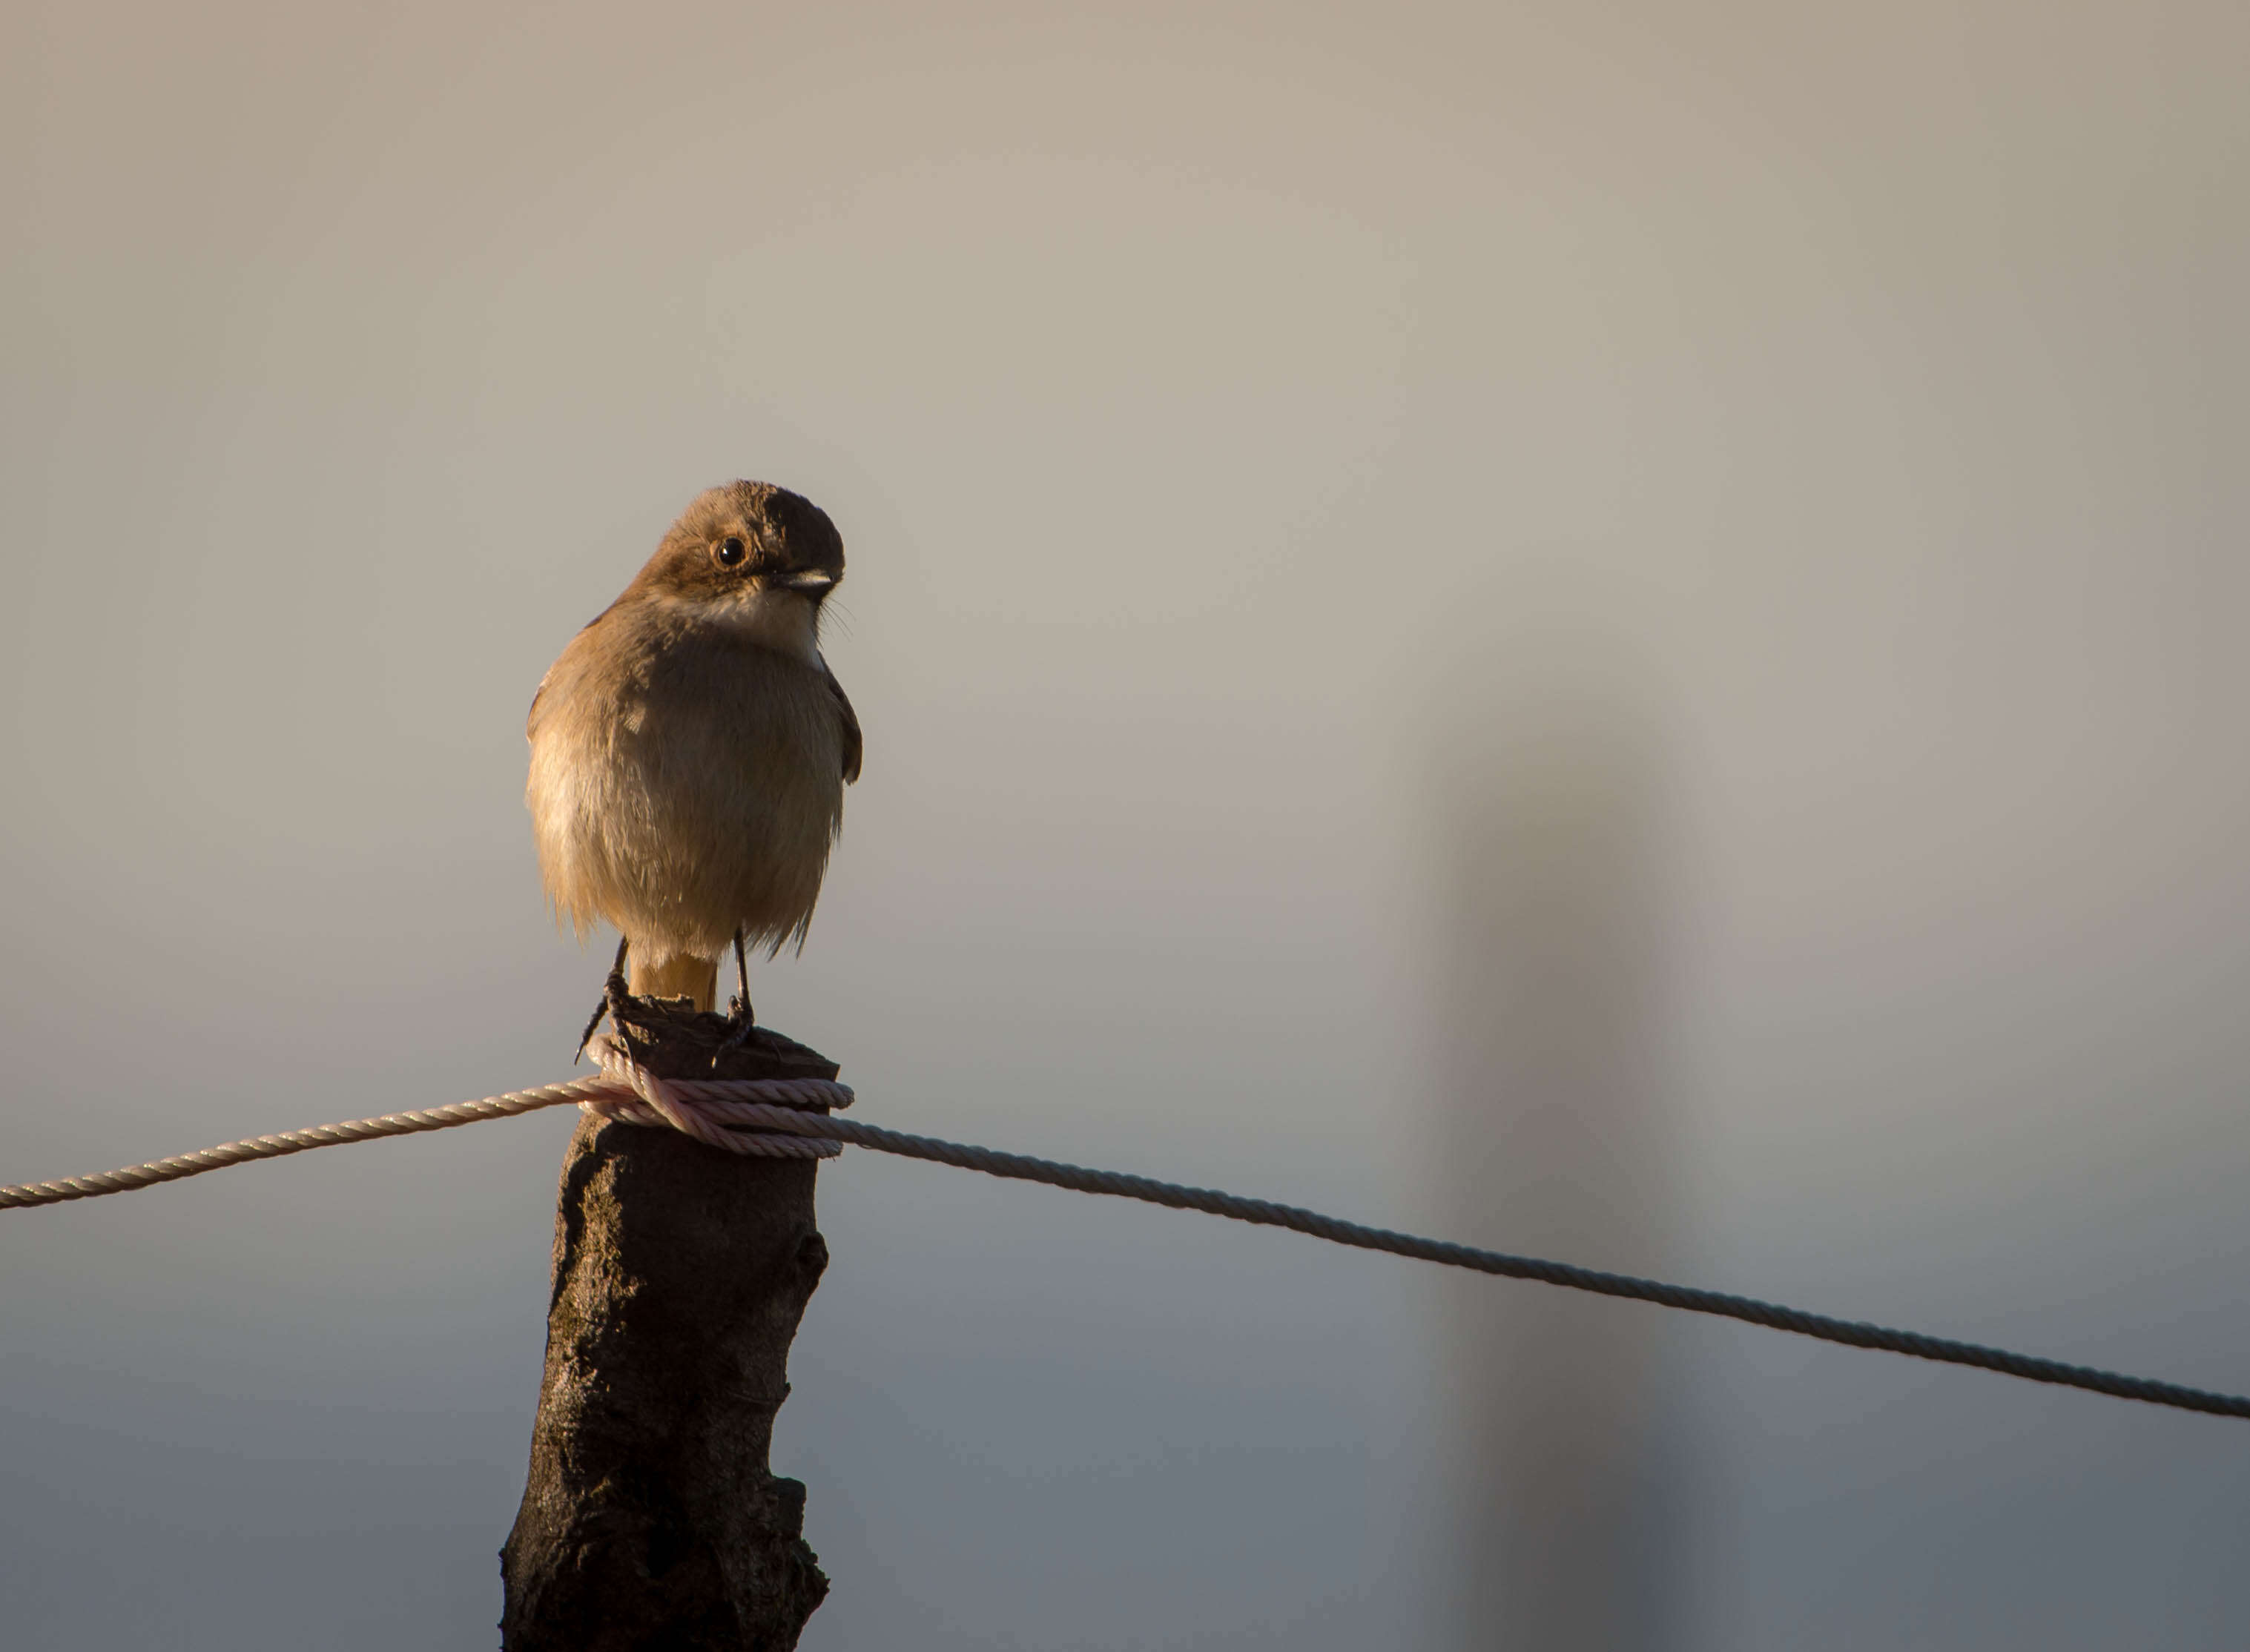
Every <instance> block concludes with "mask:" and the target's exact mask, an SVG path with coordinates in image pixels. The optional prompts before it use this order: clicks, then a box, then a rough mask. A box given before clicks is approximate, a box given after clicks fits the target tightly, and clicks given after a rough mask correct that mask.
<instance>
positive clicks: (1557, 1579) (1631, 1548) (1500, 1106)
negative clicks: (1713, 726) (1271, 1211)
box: [1433, 603, 1686, 1652]
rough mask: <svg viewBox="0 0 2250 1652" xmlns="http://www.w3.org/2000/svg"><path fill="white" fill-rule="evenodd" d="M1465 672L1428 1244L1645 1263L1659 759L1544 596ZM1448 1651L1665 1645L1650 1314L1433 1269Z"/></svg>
mask: <svg viewBox="0 0 2250 1652" xmlns="http://www.w3.org/2000/svg"><path fill="white" fill-rule="evenodd" d="M1510 606H1511V607H1512V608H1513V609H1514V611H1515V614H1516V616H1517V617H1516V618H1515V619H1514V620H1513V621H1512V622H1511V623H1509V624H1508V626H1507V627H1506V634H1505V635H1504V636H1502V637H1498V638H1494V637H1489V636H1487V637H1485V638H1483V639H1480V642H1481V645H1480V650H1479V654H1480V659H1479V663H1478V664H1476V665H1474V667H1472V668H1470V669H1469V670H1467V671H1461V672H1457V673H1455V678H1454V681H1453V684H1452V685H1451V687H1452V690H1453V692H1449V693H1448V694H1447V695H1446V705H1447V706H1448V707H1449V708H1450V709H1451V710H1452V711H1453V716H1452V717H1451V718H1450V719H1446V723H1447V724H1448V725H1449V730H1448V733H1449V743H1448V747H1447V749H1446V752H1445V753H1444V754H1443V761H1444V762H1445V764H1446V773H1445V774H1444V776H1443V779H1442V781H1441V782H1440V784H1439V788H1438V799H1437V809H1436V810H1435V815H1436V818H1437V823H1438V829H1439V834H1440V843H1439V857H1438V859H1437V864H1438V865H1439V868H1440V871H1439V877H1440V878H1441V879H1442V880H1443V882H1442V886H1441V888H1440V891H1439V893H1440V897H1441V899H1442V903H1443V904H1442V907H1441V910H1440V912H1439V919H1438V929H1437V933H1436V935H1435V941H1436V945H1435V947H1434V953H1435V959H1436V967H1437V968H1438V970H1439V981H1438V984H1437V988H1436V992H1435V1002H1436V1004H1437V1007H1438V1045H1439V1048H1438V1050H1437V1052H1436V1053H1437V1063H1438V1068H1437V1070H1438V1073H1439V1080H1440V1085H1441V1112H1442V1117H1441V1121H1440V1122H1439V1125H1438V1127H1437V1132H1436V1145H1437V1146H1438V1148H1439V1153H1438V1162H1437V1164H1436V1166H1435V1167H1434V1172H1433V1174H1434V1185H1435V1188H1436V1191H1437V1194H1438V1202H1439V1207H1440V1210H1441V1214H1442V1219H1443V1221H1444V1223H1445V1226H1444V1229H1443V1231H1445V1232H1446V1233H1447V1234H1448V1235H1451V1236H1458V1237H1460V1238H1461V1239H1463V1240H1466V1241H1467V1242H1472V1243H1478V1244H1483V1245H1487V1246H1490V1247H1493V1248H1494V1249H1505V1250H1512V1251H1516V1252H1529V1253H1531V1254H1535V1255H1540V1256H1558V1257H1562V1258H1565V1259H1568V1260H1570V1261H1575V1262H1582V1263H1590V1264H1592V1265H1596V1266H1605V1267H1612V1268H1616V1269H1618V1270H1629V1271H1633V1272H1641V1273H1652V1272H1653V1273H1661V1272H1662V1271H1663V1262H1662V1258H1663V1255H1664V1249H1665V1242H1666V1237H1667V1232H1668V1230H1669V1229H1670V1227H1671V1212H1672V1208H1673V1205H1674V1188H1673V1186H1672V1179H1671V1166H1672V1160H1673V1153H1672V1148H1671V1141H1670V1132H1669V1130H1668V1129H1667V1124H1666V1120H1665V1119H1664V1116H1663V1112H1664V1109H1663V1101H1662V1095H1663V1087H1662V1084H1661V1065H1660V1061H1661V1057H1660V1042H1661V1037H1662V1022H1663V1014H1664V1006H1663V1002H1662V1000H1663V974H1664V951H1665V947H1664V945H1663V935H1662V931H1663V929H1664V919H1665V909H1666V892H1665V885H1666V882H1667V879H1666V878H1665V876H1664V872H1663V865H1664V860H1665V855H1664V853H1663V850H1664V849H1665V846H1666V843H1667V837H1668V833H1667V823H1666V818H1665V809H1664V801H1663V788H1664V775H1663V767H1664V765H1663V764H1662V762H1661V761H1660V757H1659V740H1658V736H1657V733H1656V731H1655V729H1654V727H1653V724H1654V721H1655V719H1654V718H1653V716H1652V715H1651V712H1650V704H1649V702H1650V697H1649V696H1648V695H1647V693H1646V692H1645V691H1644V690H1643V689H1642V688H1641V687H1640V686H1639V673H1638V672H1637V671H1634V670H1632V664H1633V659H1632V655H1631V653H1630V652H1629V651H1620V650H1618V648H1617V647H1616V646H1615V645H1614V644H1613V643H1612V639H1611V637H1609V636H1608V635H1607V634H1606V633H1605V630H1604V628H1602V627H1600V626H1598V625H1595V624H1592V623H1587V622H1585V621H1583V620H1581V619H1578V618H1577V617H1573V616H1569V615H1567V614H1566V615H1564V616H1558V615H1557V614H1556V612H1554V611H1553V610H1552V609H1548V608H1546V607H1545V606H1544V605H1542V606H1541V607H1540V608H1539V609H1538V611H1536V612H1534V613H1529V614H1526V613H1524V612H1523V610H1522V608H1521V606H1520V605H1519V604H1515V603H1511V605H1510ZM1441 1301H1442V1304H1443V1307H1444V1311H1445V1313H1446V1325H1445V1327H1444V1332H1443V1336H1444V1342H1443V1344H1442V1347H1443V1355H1444V1358H1443V1366H1444V1370H1443V1376H1442V1380H1443V1382H1444V1384H1445V1386H1446V1389H1447V1390H1448V1392H1449V1395H1450V1398H1451V1400H1452V1401H1453V1414H1454V1415H1453V1418H1452V1420H1451V1421H1452V1428H1453V1440H1454V1442H1456V1443H1455V1445H1454V1447H1453V1457H1452V1461H1451V1463H1450V1464H1449V1467H1450V1470H1451V1472H1450V1482H1451V1483H1450V1485H1449V1488H1448V1489H1449V1490H1450V1493H1451V1496H1452V1498H1453V1533H1454V1540H1455V1550H1454V1575H1455V1579H1456V1587H1455V1589H1454V1598H1453V1602H1452V1605H1453V1623H1454V1628H1453V1639H1454V1642H1455V1643H1456V1644H1458V1645H1460V1646H1462V1647H1464V1648H1470V1647H1474V1648H1508V1649H1519V1648H1521V1649H1532V1648H1536V1649H1540V1652H1556V1649H1563V1652H1571V1649H1580V1648H1585V1649H1619V1648H1628V1649H1629V1648H1653V1647H1661V1646H1677V1645H1681V1644H1683V1643H1684V1641H1685V1638H1686V1637H1685V1636H1684V1635H1683V1634H1682V1633H1681V1631H1680V1628H1679V1626H1678V1622H1677V1620H1678V1617H1679V1611H1678V1607H1679V1602H1678V1600H1677V1599H1676V1596H1677V1594H1678V1593H1679V1592H1678V1591H1677V1590H1675V1589H1674V1588H1673V1587H1671V1585H1670V1583H1669V1581H1668V1580H1669V1579H1670V1577H1671V1575H1672V1573H1673V1566H1672V1552H1673V1551H1674V1548H1675V1547H1676V1542H1675V1540H1674V1538H1673V1537H1672V1536H1671V1535H1670V1528H1671V1527H1672V1525H1674V1523H1672V1522H1670V1521H1668V1520H1667V1518H1665V1514H1664V1509H1663V1505H1664V1504H1665V1502H1666V1501H1667V1484H1666V1483H1667V1478H1668V1476H1667V1474H1666V1473H1665V1470H1664V1469H1663V1466H1662V1463H1663V1457H1664V1455H1665V1453H1664V1447H1665V1443H1666V1440H1667V1429H1666V1428H1665V1426H1664V1421H1663V1419H1662V1418H1661V1417H1660V1415H1658V1410H1659V1408H1658V1405H1657V1386H1658V1385H1657V1380H1656V1378H1657V1374H1658V1373H1657V1372H1656V1370H1655V1366H1656V1362H1657V1357H1658V1346H1657V1339H1658V1337H1659V1335H1660V1332H1659V1330H1658V1327H1657V1324H1656V1319H1655V1316H1654V1315H1653V1314H1651V1313H1649V1312H1647V1311H1645V1310H1641V1309H1639V1308H1635V1307H1631V1306H1626V1305H1624V1304H1614V1303H1608V1302H1602V1301H1598V1300H1594V1299H1591V1298H1583V1297H1577V1296H1574V1295H1571V1294H1570V1293H1566V1292H1563V1291H1555V1290H1550V1289H1548V1288H1546V1287H1543V1286H1539V1285H1533V1284H1503V1283H1496V1282H1494V1281H1493V1280H1490V1279H1483V1278H1475V1277H1454V1278H1449V1279H1448V1280H1447V1281H1446V1285H1445V1287H1444V1293H1443V1296H1442V1298H1441Z"/></svg>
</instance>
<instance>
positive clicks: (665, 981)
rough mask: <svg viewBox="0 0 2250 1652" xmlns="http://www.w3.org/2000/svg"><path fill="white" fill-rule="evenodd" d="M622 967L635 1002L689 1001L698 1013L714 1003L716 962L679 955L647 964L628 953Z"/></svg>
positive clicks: (717, 978) (635, 955)
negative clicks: (648, 999)
mask: <svg viewBox="0 0 2250 1652" xmlns="http://www.w3.org/2000/svg"><path fill="white" fill-rule="evenodd" d="M626 964H627V967H628V969H629V971H630V973H631V974H632V994H633V996H634V997H636V998H680V997H687V998H693V999H694V1001H695V1008H698V1009H708V1008H711V1007H712V1006H713V1005H714V1003H715V1002H717V1001H718V996H719V960H717V959H715V958H697V957H694V956H693V955H692V954H690V953H680V954H679V955H678V956H676V957H672V958H666V959H661V960H659V961H657V962H655V963H653V964H650V963H644V962H643V961H642V960H641V959H640V956H639V954H638V953H632V954H630V955H628V957H627V959H626Z"/></svg>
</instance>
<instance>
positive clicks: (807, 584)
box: [782, 574, 836, 596]
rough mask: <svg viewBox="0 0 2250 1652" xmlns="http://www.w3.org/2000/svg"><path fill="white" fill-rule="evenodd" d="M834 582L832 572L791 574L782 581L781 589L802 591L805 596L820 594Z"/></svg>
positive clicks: (834, 577) (834, 578)
mask: <svg viewBox="0 0 2250 1652" xmlns="http://www.w3.org/2000/svg"><path fill="white" fill-rule="evenodd" d="M835 583H836V576H835V575H833V574H792V575H790V576H789V577H788V578H787V579H785V580H783V582H782V585H783V589H788V590H792V591H803V592H804V594H805V595H807V596H820V595H825V594H826V592H827V590H828V588H829V587H830V586H832V585H833V584H835Z"/></svg>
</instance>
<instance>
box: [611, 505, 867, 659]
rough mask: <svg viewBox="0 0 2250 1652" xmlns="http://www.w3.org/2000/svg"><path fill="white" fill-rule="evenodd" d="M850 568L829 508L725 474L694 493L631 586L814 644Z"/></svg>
mask: <svg viewBox="0 0 2250 1652" xmlns="http://www.w3.org/2000/svg"><path fill="white" fill-rule="evenodd" d="M843 577H844V540H843V537H842V536H841V535H840V534H839V533H837V531H836V524H835V523H833V522H832V521H830V520H828V513H827V512H825V511H824V510H822V509H821V508H820V507H819V506H818V505H815V504H814V503H813V502H812V501H811V499H806V498H805V497H804V495H802V494H799V493H792V492H790V491H789V490H788V489H787V488H785V487H776V486H775V485H773V484H772V483H770V482H728V483H726V484H724V485H721V486H719V487H714V488H710V489H708V490H707V491H706V492H702V493H700V494H698V495H697V496H696V498H695V501H694V503H693V504H691V505H690V506H688V507H687V510H686V511H684V512H682V513H680V520H678V521H676V522H674V523H673V525H672V529H671V531H670V532H669V533H666V535H665V536H664V542H663V543H662V544H660V545H659V546H658V547H656V554H655V555H653V556H652V557H650V558H649V559H648V564H647V566H646V567H645V568H642V569H641V571H640V574H639V576H638V578H636V579H635V580H634V581H633V583H632V589H631V590H629V591H628V592H627V593H626V595H628V596H632V595H641V596H645V597H651V598H654V599H656V600H658V601H659V602H664V603H666V605H667V606H669V605H673V604H677V605H680V606H684V607H686V608H687V609H690V610H692V611H694V613H695V614H696V616H698V617H699V618H702V619H705V620H707V621H709V622H711V623H716V624H721V625H725V626H728V628H730V629H738V630H745V631H748V632H749V633H750V634H751V635H752V636H753V637H756V638H757V640H760V641H763V642H765V643H767V644H769V645H770V646H774V647H778V648H783V649H785V650H797V649H799V648H809V647H811V645H812V643H813V640H814V638H815V637H817V635H818V628H819V619H820V605H821V603H822V602H824V601H825V600H826V598H827V595H828V594H829V592H831V591H832V590H834V589H836V586H837V582H839V581H840V580H841V579H842V578H843Z"/></svg>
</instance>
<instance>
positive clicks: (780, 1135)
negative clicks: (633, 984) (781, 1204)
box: [578, 1034, 852, 1159]
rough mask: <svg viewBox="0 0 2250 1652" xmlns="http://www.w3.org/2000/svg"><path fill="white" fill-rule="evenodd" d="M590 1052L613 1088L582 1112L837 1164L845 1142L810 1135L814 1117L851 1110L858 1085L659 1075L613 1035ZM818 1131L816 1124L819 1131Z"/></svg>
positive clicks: (585, 1102) (766, 1154)
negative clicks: (853, 1093) (835, 1110)
mask: <svg viewBox="0 0 2250 1652" xmlns="http://www.w3.org/2000/svg"><path fill="white" fill-rule="evenodd" d="M586 1050H587V1053H588V1054H589V1055H590V1056H592V1057H594V1059H595V1061H596V1062H597V1063H598V1064H599V1065H600V1067H601V1070H602V1076H603V1077H604V1079H606V1080H608V1088H607V1089H606V1090H605V1091H602V1092H597V1093H596V1094H593V1095H590V1096H587V1097H585V1098H583V1099H582V1100H581V1101H580V1102H579V1103H578V1105H579V1108H580V1109H581V1111H583V1112H590V1113H592V1114H593V1115H594V1116H595V1117H597V1118H599V1119H609V1120H611V1121H613V1122H615V1123H618V1124H621V1125H671V1126H672V1128H673V1129H674V1130H677V1131H679V1132H681V1133H682V1134H683V1135H689V1136H693V1137H694V1138H695V1139H696V1140H698V1141H700V1142H703V1143H705V1144H706V1145H707V1146H713V1147H717V1148H719V1149H721V1151H723V1152H726V1153H742V1154H744V1155H746V1156H748V1157H752V1158H763V1159H832V1158H834V1157H835V1156H836V1155H837V1154H838V1153H842V1152H843V1151H844V1144H843V1143H842V1142H840V1141H835V1140H831V1139H823V1138H821V1137H818V1136H815V1135H811V1134H809V1133H805V1132H806V1131H807V1129H808V1125H807V1123H806V1121H807V1120H808V1119H816V1118H823V1117H825V1116H826V1114H827V1112H828V1111H829V1110H830V1109H831V1108H832V1107H848V1106H850V1105H852V1087H851V1085H849V1084H838V1083H837V1082H836V1081H835V1080H834V1079H832V1078H659V1077H657V1076H656V1075H655V1074H654V1073H652V1072H651V1071H649V1070H647V1069H646V1068H645V1067H643V1066H642V1065H641V1064H640V1063H638V1062H637V1061H635V1060H634V1059H633V1058H632V1051H631V1050H628V1049H627V1048H626V1047H625V1041H624V1040H623V1039H621V1038H619V1037H618V1036H616V1035H614V1034H610V1035H605V1036H603V1037H600V1038H597V1039H595V1040H593V1041H592V1042H591V1043H589V1044H588V1045H587V1046H586ZM813 1127H815V1128H817V1126H813Z"/></svg>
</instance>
